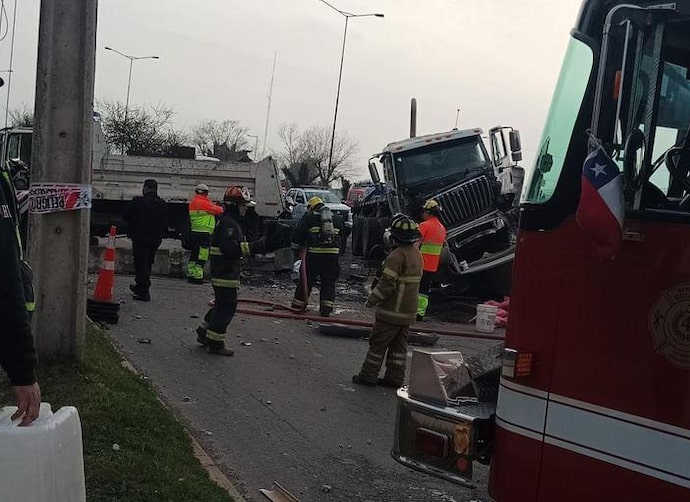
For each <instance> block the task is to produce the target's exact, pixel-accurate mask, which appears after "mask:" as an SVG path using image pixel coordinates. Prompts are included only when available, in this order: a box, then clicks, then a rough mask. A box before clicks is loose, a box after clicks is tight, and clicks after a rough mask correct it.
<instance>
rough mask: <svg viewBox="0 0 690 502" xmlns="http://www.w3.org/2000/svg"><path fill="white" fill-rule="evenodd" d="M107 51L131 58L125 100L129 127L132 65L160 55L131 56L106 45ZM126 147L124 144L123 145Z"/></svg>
mask: <svg viewBox="0 0 690 502" xmlns="http://www.w3.org/2000/svg"><path fill="white" fill-rule="evenodd" d="M105 50H106V51H112V52H114V53H116V54H119V55H120V56H122V57H124V58H127V59H129V78H128V79H127V99H126V100H125V123H124V127H125V129H127V118H128V117H129V92H130V90H131V89H132V66H133V65H134V61H139V60H141V59H160V57H158V56H130V55H128V54H125V53H123V52H120V51H118V50H116V49H113V48H112V47H105ZM122 146H123V147H124V145H122Z"/></svg>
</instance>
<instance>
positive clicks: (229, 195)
mask: <svg viewBox="0 0 690 502" xmlns="http://www.w3.org/2000/svg"><path fill="white" fill-rule="evenodd" d="M251 199H252V196H251V194H250V193H249V190H248V189H247V187H242V186H238V185H231V186H229V187H228V188H227V189H226V190H225V193H224V194H223V202H233V203H235V204H240V203H245V204H247V203H248V202H249V201H250V200H251Z"/></svg>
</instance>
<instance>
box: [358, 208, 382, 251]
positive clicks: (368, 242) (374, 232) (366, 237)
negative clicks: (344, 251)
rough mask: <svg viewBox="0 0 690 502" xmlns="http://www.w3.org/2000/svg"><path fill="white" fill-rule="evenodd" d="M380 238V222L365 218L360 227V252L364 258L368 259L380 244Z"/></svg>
mask: <svg viewBox="0 0 690 502" xmlns="http://www.w3.org/2000/svg"><path fill="white" fill-rule="evenodd" d="M382 236H383V229H382V228H381V222H380V221H379V220H378V219H376V218H365V220H364V225H363V227H362V252H363V255H364V257H365V258H367V259H368V258H369V255H370V254H371V251H372V249H374V247H376V246H377V245H379V244H382V242H383V239H382Z"/></svg>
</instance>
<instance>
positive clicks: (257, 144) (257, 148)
mask: <svg viewBox="0 0 690 502" xmlns="http://www.w3.org/2000/svg"><path fill="white" fill-rule="evenodd" d="M247 137H248V138H254V162H257V159H256V156H257V155H259V136H257V135H256V134H247Z"/></svg>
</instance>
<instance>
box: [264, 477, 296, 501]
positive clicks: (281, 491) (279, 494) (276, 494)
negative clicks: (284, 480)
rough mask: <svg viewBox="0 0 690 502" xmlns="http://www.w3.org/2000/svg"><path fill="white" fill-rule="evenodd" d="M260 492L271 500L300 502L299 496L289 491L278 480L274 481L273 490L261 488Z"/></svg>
mask: <svg viewBox="0 0 690 502" xmlns="http://www.w3.org/2000/svg"><path fill="white" fill-rule="evenodd" d="M259 492H260V493H261V495H263V496H264V497H266V498H267V499H268V500H270V501H271V502H299V499H298V498H297V497H295V496H294V495H293V494H292V493H290V492H289V491H287V490H286V489H285V488H284V487H283V486H282V485H281V484H280V483H278V482H277V481H274V482H273V488H272V489H271V490H267V489H265V488H261V489H260V490H259Z"/></svg>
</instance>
